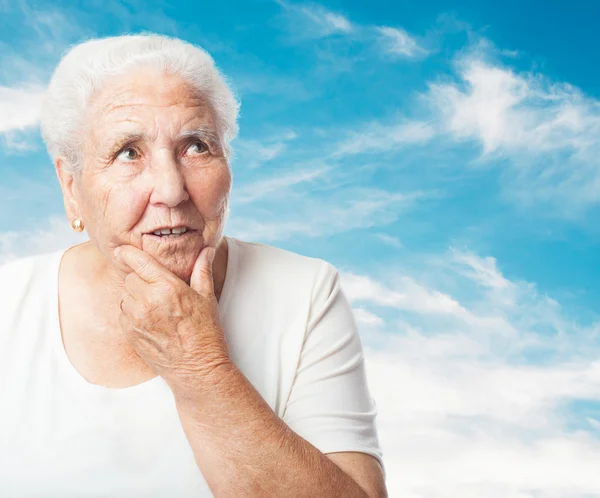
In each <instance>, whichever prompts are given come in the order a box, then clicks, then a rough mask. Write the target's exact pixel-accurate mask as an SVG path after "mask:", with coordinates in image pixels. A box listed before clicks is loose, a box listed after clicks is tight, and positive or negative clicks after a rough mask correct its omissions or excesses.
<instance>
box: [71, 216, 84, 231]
mask: <svg viewBox="0 0 600 498" xmlns="http://www.w3.org/2000/svg"><path fill="white" fill-rule="evenodd" d="M71 228H72V229H73V230H75V231H76V232H82V231H83V221H81V220H80V219H79V218H74V219H73V220H72V221H71Z"/></svg>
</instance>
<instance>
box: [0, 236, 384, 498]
mask: <svg viewBox="0 0 600 498" xmlns="http://www.w3.org/2000/svg"><path fill="white" fill-rule="evenodd" d="M227 241H228V243H229V259H228V266H227V274H226V278H225V282H224V286H223V291H222V294H221V298H220V300H219V312H220V316H221V323H222V324H223V328H224V330H225V334H226V340H227V343H228V345H229V350H230V353H231V358H232V360H233V362H234V363H235V364H236V365H237V366H238V368H239V369H240V370H241V371H242V372H243V373H244V375H245V376H246V377H247V378H248V379H249V380H250V382H251V383H252V384H253V385H254V387H256V389H257V390H258V391H259V392H260V394H261V395H262V396H263V398H264V399H265V400H266V401H267V402H268V404H269V405H270V407H271V408H272V409H273V410H274V412H275V413H277V415H278V416H280V417H281V418H283V420H284V421H285V422H286V423H287V424H288V425H289V426H290V427H291V428H292V429H293V430H294V431H295V432H296V433H297V434H299V435H300V436H302V437H303V438H304V439H306V440H307V441H309V442H310V443H311V444H313V445H314V446H316V447H317V448H318V449H319V450H320V451H322V452H323V453H328V452H338V451H360V452H364V453H368V454H370V455H373V456H375V457H376V458H378V459H379V461H380V462H381V463H382V465H383V461H382V460H381V456H382V452H381V450H380V447H379V441H378V436H377V430H376V424H375V419H376V414H377V410H376V405H375V402H374V400H373V398H372V397H371V395H370V392H369V389H368V386H367V381H366V375H365V369H364V359H363V350H362V345H361V341H360V338H359V335H358V331H357V327H356V323H355V320H354V317H353V314H352V310H351V308H350V305H349V304H348V301H347V299H346V297H345V295H344V294H343V292H342V290H341V288H340V281H339V274H338V272H337V270H336V268H335V267H334V266H333V265H331V264H330V263H327V262H326V261H323V260H321V259H316V258H309V257H306V256H302V255H299V254H296V253H293V252H290V251H286V250H283V249H279V248H276V247H272V246H269V245H265V244H257V243H251V242H245V241H242V240H239V239H236V238H233V237H227ZM64 252H65V251H64V250H60V251H57V252H53V253H47V254H43V255H38V256H30V257H26V258H21V259H18V260H14V261H11V262H9V263H7V264H5V265H3V266H0V306H1V310H2V319H1V320H0V496H2V497H3V498H12V497H31V498H33V497H35V498H39V497H61V498H87V497H89V498H92V497H93V498H117V497H127V498H163V497H164V498H192V497H194V498H199V497H203V496H204V497H211V496H213V495H212V493H211V492H210V489H209V488H208V486H207V484H206V481H205V480H204V477H203V476H202V473H201V472H200V469H199V468H198V466H197V465H196V461H195V459H194V455H193V453H192V449H191V447H190V446H189V443H188V442H187V439H186V438H185V435H184V432H183V429H182V427H181V423H180V421H179V417H178V415H177V411H176V409H175V403H174V399H173V395H172V393H171V390H170V389H169V387H168V385H167V384H166V382H165V381H164V380H163V378H162V377H160V376H158V377H155V378H153V379H151V380H149V381H146V382H143V383H141V384H138V385H135V386H132V387H128V388H122V389H115V388H108V387H104V386H100V385H96V384H91V383H89V382H88V381H87V380H85V378H84V377H83V376H81V375H80V374H79V372H78V371H77V370H76V369H75V368H74V367H73V365H72V364H71V362H70V361H69V359H68V357H67V355H66V353H65V349H64V346H63V343H62V338H61V333H60V328H59V321H58V293H57V287H58V268H59V264H60V260H61V259H62V255H63V254H64ZM61 304H62V303H61ZM63 305H67V306H68V305H71V306H77V303H65V304H63Z"/></svg>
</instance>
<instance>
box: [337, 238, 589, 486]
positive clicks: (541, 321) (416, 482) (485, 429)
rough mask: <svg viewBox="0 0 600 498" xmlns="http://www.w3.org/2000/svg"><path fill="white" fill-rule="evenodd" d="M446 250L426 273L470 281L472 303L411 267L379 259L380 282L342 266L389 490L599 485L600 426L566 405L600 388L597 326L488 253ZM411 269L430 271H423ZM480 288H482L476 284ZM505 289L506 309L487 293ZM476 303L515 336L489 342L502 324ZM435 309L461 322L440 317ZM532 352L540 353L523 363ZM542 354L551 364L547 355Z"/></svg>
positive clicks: (586, 397)
mask: <svg viewBox="0 0 600 498" xmlns="http://www.w3.org/2000/svg"><path fill="white" fill-rule="evenodd" d="M443 257H444V259H445V260H446V266H445V267H441V266H440V264H439V261H437V262H436V263H435V265H434V267H433V268H432V270H431V271H432V274H433V276H434V277H437V278H439V280H440V282H443V281H445V279H444V278H442V277H443V275H440V272H447V273H448V274H450V275H454V276H455V278H456V279H458V281H459V282H460V283H461V285H463V286H465V287H472V288H473V289H472V290H473V291H474V294H476V295H479V302H475V303H473V305H472V306H467V305H466V304H465V303H462V302H461V301H460V300H459V299H458V298H456V297H454V296H452V295H448V294H446V293H445V292H443V291H441V290H439V289H436V288H435V287H430V286H428V285H427V284H424V283H421V282H419V281H417V280H416V279H415V278H414V277H413V276H411V275H407V274H400V275H399V276H398V275H395V274H396V273H397V272H398V270H397V269H395V268H391V269H390V268H386V270H385V273H384V277H382V280H383V281H377V280H375V278H374V277H372V276H367V275H357V274H354V273H343V274H342V287H343V289H344V292H345V293H346V294H347V295H348V297H349V299H351V301H352V302H353V305H354V308H355V310H356V309H357V308H356V303H357V302H360V303H362V305H361V307H360V308H359V310H360V311H359V312H356V311H355V314H356V319H357V323H358V325H359V327H360V330H361V337H362V339H363V343H364V344H365V358H366V362H367V375H368V379H369V385H370V387H371V392H372V395H373V397H374V399H375V401H376V403H377V408H378V412H379V415H378V419H377V422H378V428H379V435H380V442H381V446H382V449H383V452H384V461H385V464H386V469H387V474H388V480H387V485H388V490H389V495H390V496H407V497H414V498H417V497H418V498H424V497H427V498H458V497H460V498H480V497H482V496H485V497H486V498H487V497H498V498H501V497H502V498H504V497H522V498H555V497H563V498H567V497H568V498H585V497H587V496H596V495H597V494H600V482H599V481H598V480H597V478H596V475H597V469H596V467H597V465H596V462H598V461H599V458H600V440H599V438H598V437H597V427H598V424H597V422H596V421H595V420H594V419H593V418H592V419H590V420H589V421H587V420H586V418H585V417H582V419H581V420H579V423H578V424H577V429H574V428H573V427H571V426H570V424H571V423H572V422H573V420H577V414H576V413H573V412H571V411H570V410H569V408H568V405H569V403H570V402H571V401H576V400H597V399H598V398H599V397H600V361H598V360H597V356H598V354H597V353H598V349H599V347H598V346H599V345H600V341H598V335H597V333H596V334H590V331H589V330H588V329H585V328H581V327H578V326H577V325H575V324H574V323H573V322H571V321H570V320H569V319H568V317H565V316H562V315H560V314H559V316H557V307H556V306H555V303H554V302H553V301H552V300H547V299H545V298H544V296H540V295H538V294H537V292H536V290H535V285H532V284H531V283H527V282H515V281H510V280H508V279H507V278H506V277H505V276H504V275H503V274H502V273H501V271H500V270H499V269H498V267H497V262H496V260H495V259H494V258H492V257H481V256H478V255H477V254H474V253H471V252H459V251H457V250H456V249H451V250H450V251H449V252H448V253H447V254H445V255H444V256H443ZM440 258H441V257H440ZM418 273H419V275H422V276H425V275H424V272H423V269H422V268H419V269H418ZM428 277H431V275H428ZM428 280H429V278H428ZM407 282H408V283H409V284H408V285H407ZM482 287H483V288H485V289H488V290H489V293H488V294H481V293H478V292H477V291H478V290H479V289H481V288H482ZM508 289H513V294H514V302H513V305H512V306H506V303H505V302H503V301H502V300H498V299H496V297H497V296H496V294H494V292H506V291H507V290H508ZM466 294H469V292H467V293H466ZM382 308H385V309H386V316H388V317H389V315H390V313H395V315H394V318H393V319H390V318H386V320H385V321H384V322H383V323H382V322H380V321H373V323H370V322H369V320H368V319H366V320H364V319H363V318H362V317H363V314H364V312H367V313H373V311H372V309H382ZM482 312H485V314H486V316H487V318H488V319H489V320H490V321H493V320H494V319H495V320H496V322H497V323H502V322H504V323H505V325H506V328H507V329H510V330H512V333H513V334H514V335H513V337H512V339H511V340H510V341H506V342H499V341H496V340H494V338H495V336H496V335H497V334H496V332H497V331H494V330H490V329H487V328H485V327H481V324H480V322H481V320H473V319H472V318H468V317H480V318H481V316H482V315H481V313H482ZM378 314H379V315H381V313H378ZM440 314H442V315H445V316H453V317H458V319H459V320H457V321H448V320H446V321H440V320H439V318H438V317H439V316H440ZM524 316H531V317H532V321H530V322H526V321H524V320H523V317H524ZM465 317H467V319H465ZM564 328H567V333H566V334H562V332H561V329H564ZM540 330H544V332H539V331H540ZM548 330H549V331H552V332H551V333H547V331H548ZM532 354H533V356H532V357H533V358H538V359H537V361H531V360H528V358H530V355H532ZM540 354H541V356H539V355H540ZM546 354H552V358H553V359H552V361H548V362H545V361H543V358H544V355H546ZM588 418H589V417H588ZM432 476H434V477H435V478H432Z"/></svg>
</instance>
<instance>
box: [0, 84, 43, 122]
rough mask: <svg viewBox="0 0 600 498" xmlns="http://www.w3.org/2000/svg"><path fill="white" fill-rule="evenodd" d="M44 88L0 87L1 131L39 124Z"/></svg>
mask: <svg viewBox="0 0 600 498" xmlns="http://www.w3.org/2000/svg"><path fill="white" fill-rule="evenodd" d="M42 94H43V88H41V87H29V88H28V87H23V88H7V87H0V133H3V132H8V131H12V130H24V129H25V128H28V127H30V126H34V125H36V124H37V122H38V119H39V111H40V105H41V101H42Z"/></svg>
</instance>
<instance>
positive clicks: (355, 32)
mask: <svg viewBox="0 0 600 498" xmlns="http://www.w3.org/2000/svg"><path fill="white" fill-rule="evenodd" d="M276 2H277V3H278V4H279V5H280V6H281V7H283V9H284V17H285V19H286V24H287V27H288V31H289V34H290V35H291V36H292V38H293V40H294V41H306V40H315V39H322V38H330V37H332V36H341V37H346V38H347V39H349V40H352V41H357V42H360V43H361V44H363V45H364V46H366V47H371V48H375V49H376V51H377V52H376V53H377V55H382V54H385V55H386V56H388V57H389V56H393V57H394V58H397V57H402V58H418V57H423V56H426V55H427V54H428V50H426V49H425V48H424V47H422V46H421V45H420V44H419V43H418V42H417V40H416V39H415V38H414V37H413V36H411V35H410V34H409V33H407V32H406V30H404V29H402V28H398V27H391V26H372V25H368V24H358V23H353V22H351V21H350V19H349V18H348V17H347V16H345V15H342V14H339V13H336V12H333V11H331V10H329V9H327V8H325V7H323V6H322V5H320V4H317V3H312V2H311V3H291V2H287V1H285V0H276ZM354 50H355V51H356V48H355V49H354ZM346 62H347V61H346Z"/></svg>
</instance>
